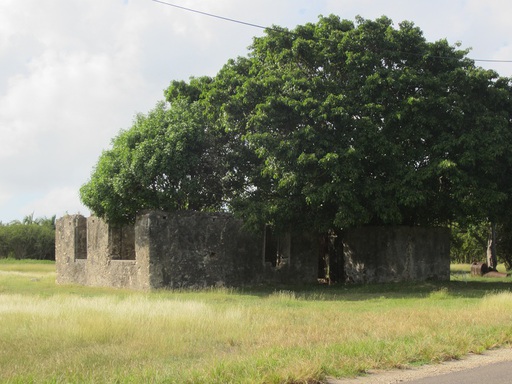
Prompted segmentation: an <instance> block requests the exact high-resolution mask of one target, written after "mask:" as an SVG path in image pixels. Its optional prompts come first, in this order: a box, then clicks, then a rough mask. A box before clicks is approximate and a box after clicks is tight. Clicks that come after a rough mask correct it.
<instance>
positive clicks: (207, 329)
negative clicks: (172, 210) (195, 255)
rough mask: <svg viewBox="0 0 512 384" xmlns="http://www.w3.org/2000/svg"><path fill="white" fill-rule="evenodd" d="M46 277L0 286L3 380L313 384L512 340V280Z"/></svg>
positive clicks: (0, 372)
mask: <svg viewBox="0 0 512 384" xmlns="http://www.w3.org/2000/svg"><path fill="white" fill-rule="evenodd" d="M33 272H34V271H31V273H33ZM16 273H19V271H18V272H16ZM3 276H4V275H0V286H1V283H2V278H3ZM4 277H5V276H4ZM10 278H11V279H15V280H16V279H21V276H19V274H18V275H12V276H10ZM43 280H44V279H43ZM43 280H41V281H33V280H28V279H27V280H25V285H28V286H29V288H26V290H25V291H24V293H23V294H18V293H15V292H4V293H0V367H2V368H1V369H0V382H7V383H26V382H35V383H39V382H44V383H46V382H51V383H70V382H73V383H78V382H80V383H97V382H106V383H114V382H122V383H125V382H133V383H135V382H137V383H138V382H151V383H187V382H188V383H284V382H288V383H295V382H296V383H298V382H315V381H320V380H322V379H323V378H325V376H327V375H331V376H338V377H341V376H351V375H357V374H361V373H364V372H366V371H368V370H370V369H375V368H379V369H386V368H396V367H405V366H408V365H411V364H422V363H427V362H432V361H442V360H446V359H451V358H459V357H461V356H463V355H465V354H467V353H469V352H476V353H479V352H482V351H484V350H485V349H488V348H493V347H495V346H499V345H505V344H508V343H509V342H510V341H511V340H512V321H511V320H512V294H511V293H510V292H508V283H503V284H502V285H499V287H500V288H501V291H499V292H491V293H487V294H485V291H487V290H488V289H489V288H492V287H494V286H489V285H476V286H475V285H473V286H471V287H469V285H468V284H464V283H456V284H455V285H454V284H446V285H423V286H420V285H418V286H415V285H382V286H379V287H377V288H375V287H353V288H345V287H333V288H327V287H326V288H325V289H319V288H311V289H309V290H307V289H306V290H293V291H291V290H290V291H277V292H272V291H247V292H242V291H234V290H211V291H203V292H191V291H184V292H166V291H160V292H155V293H148V294H142V293H132V292H125V291H116V290H107V291H106V290H97V291H95V290H94V289H91V288H82V287H73V286H69V287H55V288H54V289H55V290H54V291H53V292H52V293H50V292H47V293H46V294H45V295H40V294H38V293H37V287H38V284H44V281H43ZM482 284H485V283H482ZM30 285H32V288H30ZM465 287H466V288H465ZM479 287H481V288H479ZM482 287H483V288H482ZM401 289H403V292H401ZM31 291H32V293H30V292H31Z"/></svg>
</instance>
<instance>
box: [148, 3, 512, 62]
mask: <svg viewBox="0 0 512 384" xmlns="http://www.w3.org/2000/svg"><path fill="white" fill-rule="evenodd" d="M151 1H153V2H155V3H160V4H163V5H167V6H169V7H173V8H177V9H181V10H183V11H187V12H192V13H197V14H199V15H203V16H208V17H213V18H215V19H219V20H224V21H229V22H231V23H237V24H242V25H246V26H249V27H253V28H258V29H269V30H273V31H277V32H287V31H285V30H282V29H277V28H271V27H265V26H263V25H259V24H254V23H249V22H247V21H242V20H237V19H232V18H230V17H225V16H220V15H215V14H213V13H208V12H204V11H199V10H197V9H192V8H187V7H183V6H181V5H177V4H173V3H169V2H167V1H162V0H151ZM288 33H292V32H288ZM436 57H437V58H439V59H443V58H446V59H451V57H443V56H436ZM471 60H473V61H475V62H484V63H512V60H498V59H471Z"/></svg>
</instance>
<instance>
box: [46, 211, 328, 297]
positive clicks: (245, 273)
mask: <svg viewBox="0 0 512 384" xmlns="http://www.w3.org/2000/svg"><path fill="white" fill-rule="evenodd" d="M56 229H57V230H56V243H57V246H56V264H57V282H58V283H62V284H65V283H77V284H84V285H91V286H112V287H125V288H133V289H152V288H181V287H209V286H244V285H252V284H278V283H314V282H316V279H317V254H318V250H317V244H316V239H315V238H314V237H310V236H306V235H291V234H287V235H284V236H280V237H275V238H274V239H273V240H275V241H276V242H278V244H277V245H275V246H274V247H268V246H267V247H266V244H265V241H267V240H268V239H265V236H264V233H263V232H264V231H262V232H261V233H252V232H248V231H246V230H244V228H243V223H242V222H241V221H240V220H237V219H235V218H234V217H233V216H232V215H230V214H227V213H204V212H192V211H183V212H173V213H166V212H149V213H146V214H143V215H140V216H139V217H138V218H137V221H136V223H135V226H133V227H129V226H127V227H122V228H114V227H110V226H109V225H107V224H106V223H105V222H104V221H103V220H101V219H98V218H97V217H89V218H88V219H85V218H84V217H83V216H80V215H67V216H65V217H63V218H61V219H59V220H58V221H57V228H56ZM267 245H268V244H267ZM266 248H272V249H275V250H276V254H274V255H273V256H272V255H270V256H272V257H273V258H274V259H276V260H279V262H276V263H275V264H276V265H271V263H266V262H265V257H268V256H269V255H268V254H267V255H266V256H265V253H264V250H265V249H266Z"/></svg>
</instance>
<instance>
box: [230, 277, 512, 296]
mask: <svg viewBox="0 0 512 384" xmlns="http://www.w3.org/2000/svg"><path fill="white" fill-rule="evenodd" d="M440 290H443V291H446V294H447V295H448V296H452V297H461V298H482V297H484V296H486V295H488V294H490V293H495V292H503V291H512V278H510V277H509V278H501V279H492V278H474V277H467V276H462V275H460V276H459V275H458V277H455V278H454V277H452V280H451V281H443V282H441V281H428V282H407V283H375V284H333V285H307V286H304V285H302V286H279V287H275V286H268V287H253V288H245V289H236V290H235V293H237V294H241V295H244V294H247V295H253V296H260V297H268V296H270V295H272V294H275V293H276V292H285V293H289V294H290V296H293V297H295V298H299V299H304V300H322V301H364V300H374V299H379V298H385V299H401V298H403V299H413V298H426V297H429V296H430V295H431V294H432V293H433V292H438V291H440Z"/></svg>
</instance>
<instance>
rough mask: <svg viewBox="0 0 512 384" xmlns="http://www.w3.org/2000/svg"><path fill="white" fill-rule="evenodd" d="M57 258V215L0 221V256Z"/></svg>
mask: <svg viewBox="0 0 512 384" xmlns="http://www.w3.org/2000/svg"><path fill="white" fill-rule="evenodd" d="M7 257H12V258H15V259H38V260H42V259H45V260H55V216H54V217H52V218H51V219H47V218H40V219H33V217H32V216H27V217H25V219H24V220H23V221H22V222H19V221H14V222H12V223H9V224H1V223H0V258H7Z"/></svg>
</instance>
